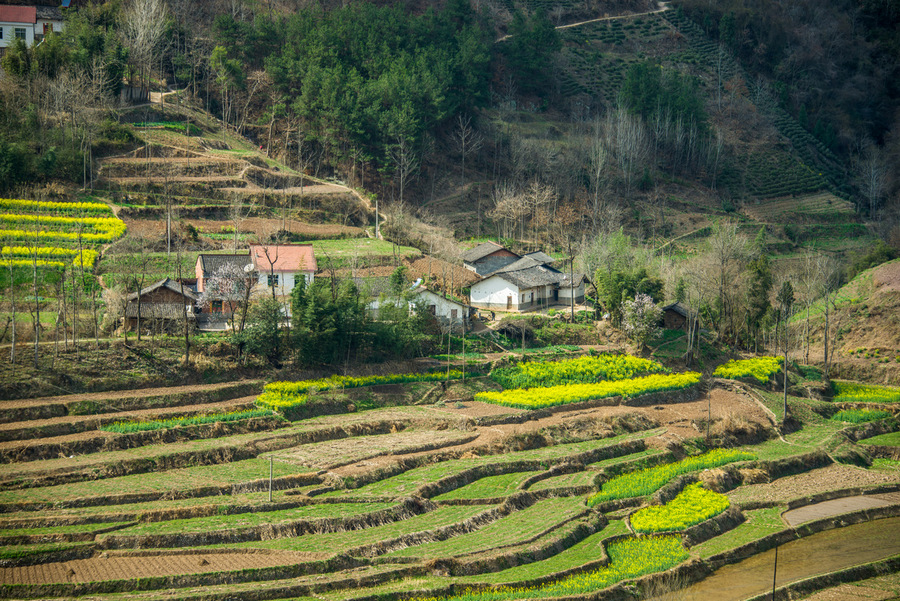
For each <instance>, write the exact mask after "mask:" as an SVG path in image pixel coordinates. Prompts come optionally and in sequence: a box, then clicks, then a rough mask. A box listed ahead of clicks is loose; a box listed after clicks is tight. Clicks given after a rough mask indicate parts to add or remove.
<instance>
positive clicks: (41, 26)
mask: <svg viewBox="0 0 900 601" xmlns="http://www.w3.org/2000/svg"><path fill="white" fill-rule="evenodd" d="M51 29H52V30H53V31H54V32H55V33H59V32H61V31H62V30H63V24H62V21H56V20H52V19H38V20H37V23H35V25H34V33H35V35H36V36H38V37H40V36H42V35H45V34H44V32H47V33H50V30H51Z"/></svg>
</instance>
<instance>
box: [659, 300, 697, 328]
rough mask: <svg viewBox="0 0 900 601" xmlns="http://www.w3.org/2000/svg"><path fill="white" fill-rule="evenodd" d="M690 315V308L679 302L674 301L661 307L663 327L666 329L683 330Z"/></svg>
mask: <svg viewBox="0 0 900 601" xmlns="http://www.w3.org/2000/svg"><path fill="white" fill-rule="evenodd" d="M691 316H692V312H691V310H690V309H688V308H687V307H685V306H684V305H683V304H681V303H680V302H674V303H672V304H671V305H666V306H665V307H663V308H662V321H663V327H664V328H666V329H667V330H684V329H686V328H687V322H688V319H690V317H691Z"/></svg>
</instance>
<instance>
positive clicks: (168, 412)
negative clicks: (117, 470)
mask: <svg viewBox="0 0 900 601" xmlns="http://www.w3.org/2000/svg"><path fill="white" fill-rule="evenodd" d="M255 400H256V396H246V397H242V398H238V399H231V400H228V401H219V402H216V403H205V404H201V405H186V406H184V407H172V408H171V409H166V408H156V409H138V410H135V411H122V412H116V413H100V414H96V415H66V416H63V417H52V418H49V419H38V420H29V421H24V422H12V423H7V424H0V437H2V436H4V435H5V436H6V437H8V438H12V437H13V436H15V434H14V433H15V432H16V431H18V430H21V431H23V432H22V435H21V436H18V438H20V440H7V441H5V442H0V449H4V448H11V447H18V446H22V444H23V440H21V438H23V437H25V438H27V439H28V440H27V441H26V442H29V443H30V442H32V441H34V439H35V438H38V437H40V435H41V430H40V429H41V428H44V429H45V430H44V431H52V430H51V429H52V428H53V426H64V425H66V424H71V425H72V427H73V428H78V429H80V430H82V431H81V432H77V433H73V434H67V435H59V436H47V437H45V438H44V439H43V440H41V442H42V443H50V442H56V443H60V442H68V441H70V440H83V439H84V438H88V437H92V436H98V435H103V434H104V433H103V432H97V431H96V430H97V428H98V427H99V426H100V425H104V424H107V423H113V422H126V421H147V420H155V419H170V418H173V417H183V416H185V415H192V414H195V413H202V414H208V413H227V412H229V411H235V410H237V409H244V408H250V407H253V406H254V402H255Z"/></svg>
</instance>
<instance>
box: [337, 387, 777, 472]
mask: <svg viewBox="0 0 900 601" xmlns="http://www.w3.org/2000/svg"><path fill="white" fill-rule="evenodd" d="M708 406H709V407H710V408H711V411H712V418H713V420H716V419H723V420H727V419H733V418H734V417H735V416H741V418H742V419H744V420H746V421H747V422H748V423H758V424H761V425H763V426H768V425H769V420H768V418H767V417H766V414H765V412H764V411H763V410H762V409H761V408H760V407H759V405H757V404H756V402H755V401H754V400H753V399H751V398H750V397H749V396H747V395H745V394H741V393H739V392H733V391H730V390H723V389H719V388H714V389H713V390H711V391H710V392H708V393H706V394H704V395H702V396H701V397H700V398H699V399H697V400H696V401H690V402H686V403H675V404H671V405H655V406H651V407H625V406H614V407H597V408H594V409H585V410H580V411H564V412H560V413H555V414H553V415H551V416H549V417H545V418H543V419H538V420H533V421H528V422H525V423H523V424H497V425H492V426H472V430H473V431H474V432H475V433H477V434H478V438H476V439H475V440H473V441H471V442H467V443H465V444H461V445H451V446H447V447H444V448H443V449H442V451H454V452H458V453H466V452H472V453H476V454H477V453H478V449H479V448H486V447H490V446H491V445H493V444H495V443H497V442H499V441H500V440H502V439H504V438H507V437H509V436H514V435H517V434H525V433H527V432H534V431H537V430H540V429H542V428H547V427H552V426H559V425H561V424H563V423H565V422H569V421H571V420H573V419H576V418H587V419H595V420H596V419H604V418H610V417H616V416H624V415H629V414H635V413H639V414H644V415H646V416H648V417H650V418H651V419H653V420H654V421H656V422H658V423H659V424H660V425H661V426H662V427H664V428H665V432H663V433H662V434H660V436H658V437H656V439H655V440H653V441H648V444H650V445H651V446H664V445H665V443H666V440H670V439H673V438H675V439H681V438H695V437H697V436H699V435H700V434H701V433H700V431H699V430H698V429H697V427H696V426H695V425H694V423H695V421H697V420H701V419H706V416H707V407H708ZM432 411H434V412H435V413H440V414H443V415H447V414H448V413H452V414H453V415H455V416H458V417H464V418H465V417H470V418H476V417H481V416H485V415H496V414H504V413H515V412H516V411H517V410H515V409H509V408H506V407H500V406H496V405H487V404H486V403H478V402H464V403H462V406H461V407H457V406H456V405H454V404H452V403H450V404H447V405H445V406H444V407H441V408H434V409H432ZM431 452H433V451H424V452H421V453H410V454H406V455H403V457H404V458H409V457H416V456H419V455H424V454H428V453H431ZM398 460H399V457H398V456H395V455H379V456H378V457H374V458H370V459H366V460H363V461H360V462H357V463H353V464H349V465H345V466H342V467H339V468H336V469H334V470H332V471H333V473H335V474H337V475H340V476H358V475H360V474H364V473H367V472H369V471H373V470H378V469H381V468H384V467H387V466H389V465H392V464H394V463H396V462H397V461H398Z"/></svg>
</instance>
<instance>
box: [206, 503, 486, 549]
mask: <svg viewBox="0 0 900 601" xmlns="http://www.w3.org/2000/svg"><path fill="white" fill-rule="evenodd" d="M490 508H491V506H490V505H458V506H449V507H439V508H438V509H435V510H434V511H430V512H428V513H425V514H422V515H417V516H414V517H411V518H408V519H406V520H402V521H400V522H392V523H390V524H385V525H384V526H377V527H375V528H366V529H365V530H352V531H350V532H329V533H327V534H309V535H306V536H299V537H297V538H278V539H275V540H270V541H260V542H252V543H240V544H237V545H214V546H212V547H211V548H222V547H228V548H239V549H248V548H252V549H277V550H283V551H309V552H315V553H344V552H347V551H349V550H350V549H354V548H356V547H361V546H363V545H369V544H372V543H377V542H379V541H383V540H389V539H393V538H397V537H400V536H403V535H404V534H413V533H415V532H422V531H425V530H434V529H435V528H441V527H444V526H452V525H453V524H456V523H458V522H461V521H464V520H467V519H469V518H471V517H472V516H474V515H477V514H479V513H481V512H483V511H486V510H487V509H490Z"/></svg>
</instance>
